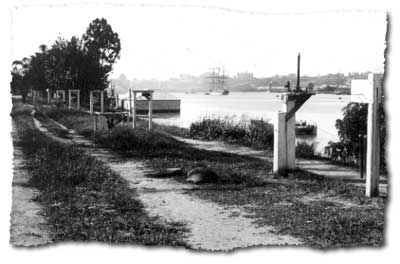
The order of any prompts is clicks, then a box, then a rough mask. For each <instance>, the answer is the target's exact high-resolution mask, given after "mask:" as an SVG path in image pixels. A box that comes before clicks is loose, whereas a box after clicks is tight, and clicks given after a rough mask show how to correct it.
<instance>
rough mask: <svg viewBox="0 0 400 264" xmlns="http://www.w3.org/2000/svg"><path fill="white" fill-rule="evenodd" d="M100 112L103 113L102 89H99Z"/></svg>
mask: <svg viewBox="0 0 400 264" xmlns="http://www.w3.org/2000/svg"><path fill="white" fill-rule="evenodd" d="M100 113H104V91H100Z"/></svg>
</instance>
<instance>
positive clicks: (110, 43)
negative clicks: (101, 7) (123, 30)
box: [82, 18, 121, 73]
mask: <svg viewBox="0 0 400 264" xmlns="http://www.w3.org/2000/svg"><path fill="white" fill-rule="evenodd" d="M82 39H83V43H84V48H85V50H86V51H87V53H88V54H89V55H90V56H93V57H95V58H96V59H97V60H98V62H99V64H100V66H101V67H103V68H104V69H105V71H106V73H108V72H110V71H111V70H112V65H113V64H114V63H115V61H116V60H117V59H119V57H120V51H121V42H120V39H119V37H118V33H116V32H114V31H113V29H112V27H111V26H110V25H109V24H108V23H107V20H106V19H104V18H101V19H99V18H96V19H95V20H93V21H92V22H91V23H90V24H89V27H88V28H87V30H86V33H85V34H84V35H83V37H82Z"/></svg>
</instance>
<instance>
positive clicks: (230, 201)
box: [192, 171, 386, 248]
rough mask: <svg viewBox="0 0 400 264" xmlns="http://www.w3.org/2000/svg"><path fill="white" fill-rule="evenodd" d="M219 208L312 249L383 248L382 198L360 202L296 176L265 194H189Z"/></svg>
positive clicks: (328, 184)
mask: <svg viewBox="0 0 400 264" xmlns="http://www.w3.org/2000/svg"><path fill="white" fill-rule="evenodd" d="M192 195H196V196H198V197H200V198H202V199H207V200H211V201H213V202H216V203H218V204H221V205H223V206H227V205H233V206H239V207H244V208H247V209H246V211H247V213H248V214H249V217H251V218H252V219H253V221H254V222H255V223H257V224H258V225H260V226H265V225H266V226H273V227H274V228H275V232H276V233H278V234H283V235H291V236H294V237H297V238H299V239H300V240H301V241H303V242H304V243H305V244H306V245H309V246H312V247H315V248H341V247H360V246H383V244H384V207H385V201H386V200H385V199H384V198H373V199H370V198H366V197H365V195H364V193H363V191H362V189H361V188H359V187H357V186H352V185H348V184H346V183H344V182H341V181H337V180H330V179H326V178H324V177H319V176H316V175H311V174H309V173H307V172H302V171H297V172H295V173H293V176H292V177H291V178H288V179H279V180H277V181H276V182H270V183H268V184H267V185H266V186H265V188H260V187H258V188H251V189H248V188H247V189H241V190H229V191H224V192H221V191H219V190H207V191H195V192H193V193H192Z"/></svg>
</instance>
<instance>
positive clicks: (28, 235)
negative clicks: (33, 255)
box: [10, 122, 51, 246]
mask: <svg viewBox="0 0 400 264" xmlns="http://www.w3.org/2000/svg"><path fill="white" fill-rule="evenodd" d="M15 127H16V126H15V124H14V122H13V123H12V128H13V131H12V132H11V135H12V139H13V143H14V159H13V165H14V170H13V171H14V175H13V181H12V185H13V186H12V208H11V226H10V243H11V244H12V245H13V246H39V245H44V244H48V243H51V238H50V235H49V231H48V229H47V226H46V221H45V219H44V217H43V215H42V214H41V210H42V208H41V206H40V205H39V204H38V203H36V202H34V201H33V200H32V199H34V198H35V197H36V196H37V195H38V194H39V191H38V190H37V189H34V188H31V187H28V186H26V184H27V183H28V180H29V177H30V175H29V173H28V172H27V171H26V170H25V169H24V168H23V166H24V158H23V155H22V150H21V148H20V147H19V146H18V145H17V144H16V143H17V142H18V140H19V138H18V132H17V131H16V129H15Z"/></svg>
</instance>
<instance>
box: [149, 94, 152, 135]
mask: <svg viewBox="0 0 400 264" xmlns="http://www.w3.org/2000/svg"><path fill="white" fill-rule="evenodd" d="M152 118H153V92H150V98H149V131H151V128H152Z"/></svg>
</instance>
